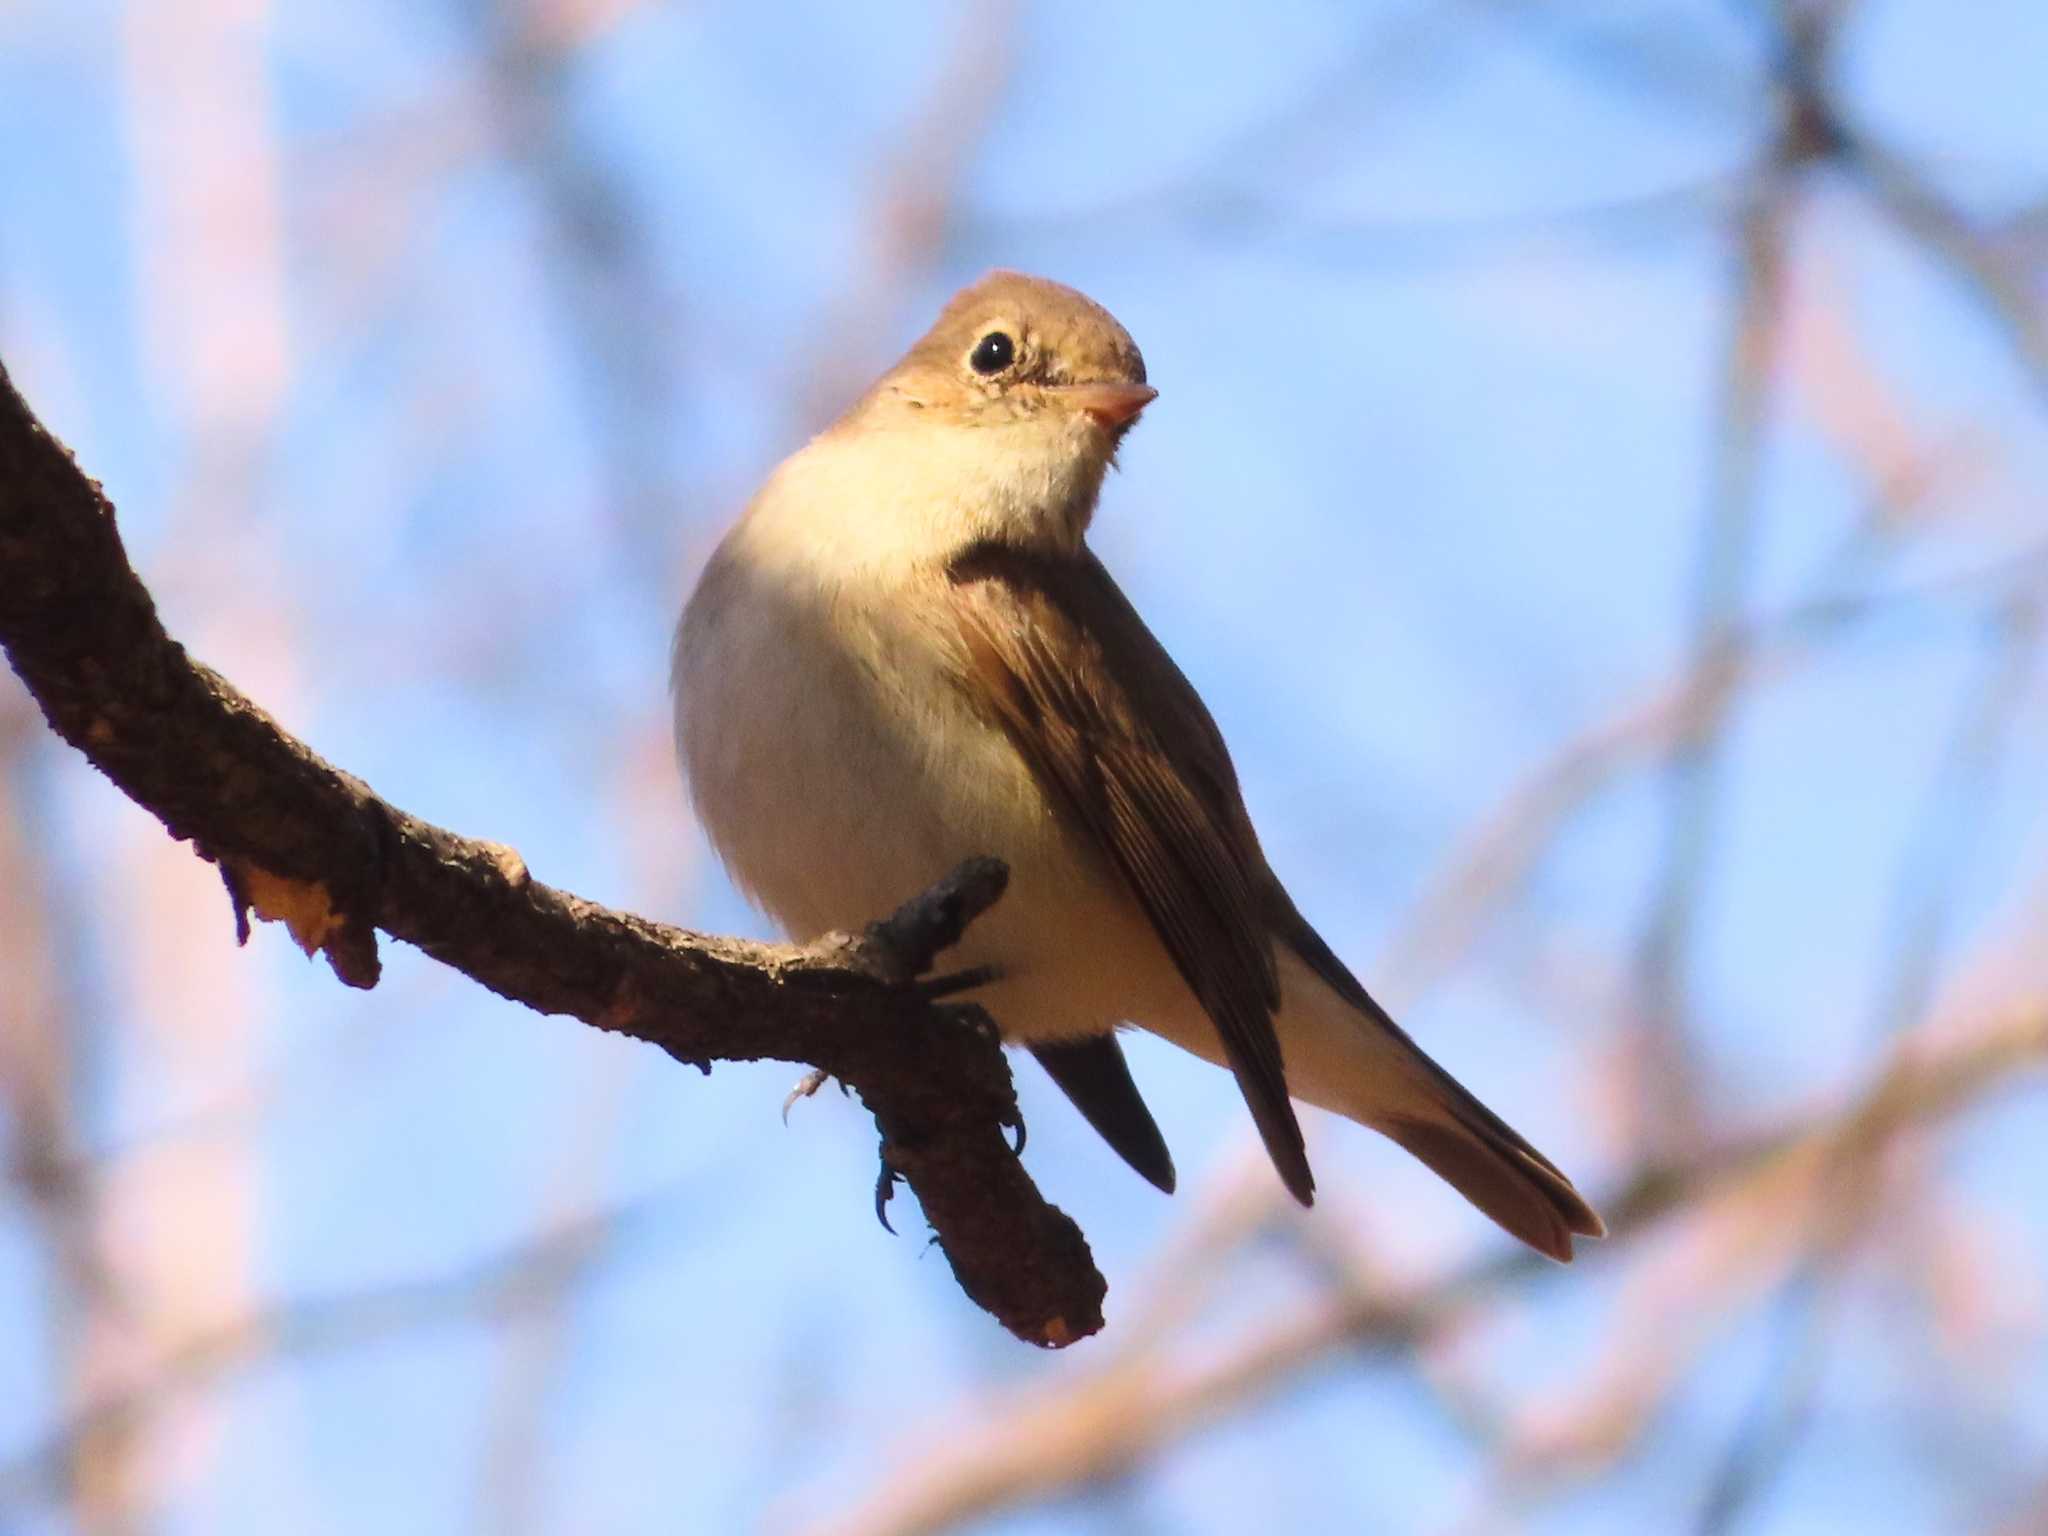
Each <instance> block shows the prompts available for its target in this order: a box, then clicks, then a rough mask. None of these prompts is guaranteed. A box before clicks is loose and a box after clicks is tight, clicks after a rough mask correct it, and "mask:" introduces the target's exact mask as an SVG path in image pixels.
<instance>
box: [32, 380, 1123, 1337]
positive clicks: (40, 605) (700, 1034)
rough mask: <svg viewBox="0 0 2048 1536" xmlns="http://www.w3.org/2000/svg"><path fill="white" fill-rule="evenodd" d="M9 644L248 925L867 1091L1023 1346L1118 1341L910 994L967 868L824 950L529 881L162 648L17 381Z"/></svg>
mask: <svg viewBox="0 0 2048 1536" xmlns="http://www.w3.org/2000/svg"><path fill="white" fill-rule="evenodd" d="M0 644H4V645H5V647H6V650H7V653H8V659H9V660H10V661H11V662H12V663H13V665H14V668H15V670H16V671H17V672H18V673H20V674H21V677H22V679H23V681H24V682H26V683H27V685H28V688H29V691H30V692H31V693H33V694H34V695H35V697H36V700H37V702H38V703H39V704H40V705H41V707H42V710H43V713H44V715H45V717H46V718H47V719H48V721H49V723H50V725H51V727H52V729H54V730H55V731H56V732H57V733H58V734H59V735H60V736H62V737H63V738H64V739H65V740H66V741H68V742H70V743H71V744H72V745H73V746H74V747H76V748H78V749H79V750H80V751H81V752H83V753H84V754H85V755H86V756H87V757H88V758H89V759H90V760H91V761H92V763H93V765H94V766H95V767H97V768H99V769H100V771H101V772H103V773H105V774H106V775H107V777H108V778H110V779H112V780H113V781H114V783H115V784H116V785H118V786H119V787H120V788H121V789H122V790H123V792H125V793H126V794H127V795H128V796H129V797H130V798H131V799H133V800H135V801H136V802H137V803H138V804H140V805H142V806H144V807H146V808H147V809H148V810H149V811H151V812H152V813H153V814H154V815H156V816H157V817H158V819H159V820H161V821H162V822H163V823H164V825H165V827H167V828H168V829H169V830H170V832H171V834H172V836H174V837H177V838H179V839H181V840H186V841H190V842H191V843H192V844H193V846H194V848H195V850H196V851H197V852H198V853H199V854H200V855H201V857H203V858H206V859H209V860H211V861H212V862H214V863H216V864H218V865H219V866H220V868H221V871H222V874H223V876H224V877H225V879H226V881H227V884H228V889H229V892H230V895H231V897H232V898H233V900H234V903H235V907H236V918H237V921H238V923H241V924H243V925H244V928H243V931H244V933H245V934H246V914H247V912H248V910H250V909H252V908H253V909H254V910H255V912H256V914H257V915H258V916H260V917H265V918H271V919H276V920H281V921H284V922H286V923H288V924H289V926H290V927H291V929H292V933H293V936H294V937H295V938H297V939H298V940H299V942H300V944H301V945H302V946H303V947H304V948H305V949H306V950H307V952H308V953H309V954H310V953H312V952H314V951H315V950H318V951H320V952H321V953H323V954H324V955H325V956H326V957H327V959H328V962H329V963H330V964H331V965H332V966H333V968H334V971H335V974H336V975H337V976H339V977H340V978H341V979H342V980H343V981H345V982H347V983H349V984H350V985H352V986H362V987H367V986H372V985H374V984H375V982H376V980H377V976H378V972H379V964H378V956H377V941H376V933H377V931H378V930H379V929H381V930H382V931H384V932H385V933H388V934H390V935H391V936H392V937H394V938H399V939H403V940H405V941H406V942H407V943H409V944H413V945H415V946H417V947H418V948H420V949H422V950H424V951H426V953H428V954H429V955H431V956H433V957H434V958H435V959H437V960H439V961H441V962H442V963H443V964H446V965H450V966H452V967H454V968H455V969H456V970H459V971H461V972H463V973H464V974H465V975H468V976H470V977H472V978H473V979H475V980H477V981H479V982H482V983H483V984H484V985H485V986H487V987H489V988H490V989H491V990H492V991H494V992H496V993H498V994H499V995H500V996H502V997H507V998H510V999H512V1000H513V1001H515V1002H520V1003H524V1004H526V1005H527V1006H528V1007H530V1008H534V1009H537V1010H539V1011H540V1012H543V1013H565V1014H570V1015H572V1016H574V1017H576V1018H579V1019H581V1020H583V1021H584V1022H585V1023H587V1024H591V1025H594V1026H596V1027H597V1028H600V1029H606V1030H611V1031H615V1032H618V1033H622V1034H627V1035H632V1036H634V1037H635V1038H637V1039H642V1040H648V1041H651V1042H652V1043H654V1044H656V1045H659V1046H660V1047H661V1048H662V1049H663V1050H665V1051H667V1052H668V1053H669V1054H670V1055H671V1056H674V1057H675V1058H676V1059H677V1060H679V1061H685V1062H689V1063H691V1064H693V1065H696V1066H699V1067H702V1068H704V1069H705V1070H707V1071H708V1070H709V1066H710V1063H711V1062H713V1061H751V1060H759V1059H762V1058H774V1059H776V1060H782V1061H791V1062H799V1063H809V1064H811V1065H814V1066H817V1067H819V1068H822V1069H823V1070H824V1071H826V1072H829V1073H830V1074H832V1075H833V1076H835V1077H837V1078H839V1079H841V1080H842V1081H843V1082H845V1083H846V1084H848V1085H849V1086H850V1087H852V1088H853V1089H854V1090H855V1091H857V1092H858V1093H859V1094H860V1096H861V1098H862V1100H863V1102H864V1103H866V1105H867V1106H868V1108H869V1109H870V1110H872V1111H873V1112H874V1115H875V1120H876V1124H877V1126H878V1127H879V1128H880V1130H881V1133H882V1157H883V1162H884V1167H885V1177H895V1176H900V1177H902V1178H904V1179H906V1180H908V1182H909V1183H910V1185H911V1188H912V1189H913V1190H914V1191H915V1192H916V1194H917V1197H918V1200H919V1202H920V1203H921V1204H922V1205H923V1207H924V1211H925V1215H926V1217H927V1218H928V1219H929V1220H930V1222H931V1224H932V1227H933V1229H934V1231H935V1232H936V1233H937V1235H938V1241H939V1245H940V1247H941V1248H942V1249H943V1250H944V1252H945V1254H946V1257H947V1260H948V1261H949V1262H950V1263H951V1265H952V1267H953V1273H954V1275H955V1277H956V1278H957V1279H958V1280H959V1282H960V1285H961V1288H962V1289H963V1290H965V1291H966V1292H967V1294H968V1295H969V1297H971V1298H972V1299H973V1300H974V1301H975V1303H976V1304H977V1305H979V1306H981V1307H983V1308H984V1309H986V1310H987V1311H989V1312H990V1313H991V1314H993V1315H994V1316H995V1317H996V1318H997V1319H998V1320H999V1321H1001V1322H1002V1324H1003V1326H1004V1327H1006V1328H1008V1329H1009V1330H1010V1331H1011V1332H1012V1333H1014V1334H1016V1335H1017V1336H1018V1337H1019V1338H1023V1339H1027V1340H1029V1341H1031V1342H1034V1343H1039V1344H1045V1345H1050V1346H1059V1345H1064V1344H1067V1343H1070V1342H1072V1341H1073V1340H1074V1339H1077V1338H1081V1337H1084V1336H1086V1335H1087V1334H1090V1333H1093V1332H1094V1331H1096V1329H1098V1328H1100V1327H1101V1325H1102V1312H1101V1306H1102V1297H1103V1294H1104V1291H1105V1290H1106V1286H1105V1284H1104V1282H1103V1280H1102V1278H1101V1276H1100V1275H1099V1274H1098V1273H1097V1271H1096V1269H1095V1266H1094V1262H1093V1260H1092V1258H1091V1257H1090V1255H1089V1252H1088V1246H1087V1243H1086V1241H1085V1240H1084V1239H1083V1237H1082V1236H1081V1233H1080V1230H1079V1228H1077V1227H1076V1226H1075V1225H1074V1223H1073V1222H1072V1221H1071V1220H1070V1219H1068V1217H1066V1216H1065V1215H1064V1214H1063V1213H1061V1212H1060V1211H1059V1210H1058V1209H1057V1208H1055V1207H1054V1206H1052V1205H1050V1204H1049V1203H1047V1202H1046V1200H1045V1199H1044V1197H1043V1196H1042V1195H1040V1194H1039V1192H1038V1190H1037V1188H1036V1187H1035V1186H1034V1185H1033V1184H1032V1182H1031V1180H1030V1178H1029V1177H1028V1176H1027V1175H1026V1174H1025V1172H1024V1169H1023V1165H1022V1164H1021V1163H1020V1162H1019V1161H1018V1159H1017V1156H1016V1154H1015V1152H1014V1151H1013V1150H1012V1147H1011V1145H1010V1141H1009V1137H1008V1134H1007V1133H1008V1132H1009V1131H1011V1130H1012V1129H1014V1128H1016V1127H1017V1126H1018V1123H1019V1118H1018V1111H1017V1101H1016V1095H1015V1092H1014V1089H1013V1087H1012V1084H1011V1081H1010V1074H1009V1068H1008V1066H1007V1064H1006V1063H1005V1061H1004V1058H1003V1053H1002V1050H1001V1047H1000V1045H999V1043H998V1041H997V1039H996V1037H995V1033H994V1031H993V1030H992V1029H990V1028H989V1027H988V1025H987V1021H986V1019H985V1017H984V1016H983V1015H981V1014H980V1012H979V1010H977V1009H974V1008H972V1007H971V1006H961V1005H946V1004H938V1003H935V1002H933V1001H932V1000H931V999H929V998H928V997H926V996H924V995H922V994H920V993H919V992H918V990H917V989H915V988H914V987H912V986H910V985H909V983H910V982H911V981H912V979H913V978H914V977H915V976H916V975H917V974H918V973H920V972H921V971H923V970H924V969H925V968H927V967H928V966H929V964H930V963H931V960H932V957H933V956H934V955H936V954H937V953H938V952H940V951H941V950H943V949H945V948H946V947H947V946H949V945H950V944H952V943H953V942H955V941H956V940H957V939H958V937H959V935H960V932H961V931H962V929H964V927H965V926H966V924H967V923H969V922H971V921H973V919H974V918H975V917H977V916H979V915H980V914H981V913H982V912H983V911H984V910H986V909H987V908H988V907H989V906H990V905H991V904H992V903H993V902H994V901H995V900H996V899H997V897H998V896H1000V895H1001V892H1002V888H1003V885H1004V883H1005V880H1006V878H1007V877H1006V874H1005V872H1004V871H1003V869H1002V867H1001V866H1000V865H999V864H996V863H994V862H993V861H987V860H984V861H978V862H976V863H973V864H970V865H968V866H967V867H965V868H964V869H963V870H961V871H960V872H958V873H957V874H956V875H954V876H953V877H951V878H950V879H948V880H947V881H946V882H944V883H943V884H942V885H941V886H940V887H939V888H937V889H936V890H934V891H933V892H931V893H929V894H928V895H926V896H924V897H920V898H918V899H917V900H915V901H913V902H911V903H910V904H909V905H907V906H906V907H905V908H904V909H903V911H902V912H899V913H898V914H897V915H896V916H895V917H894V918H891V919H890V920H889V921H888V922H887V923H884V924H877V925H875V926H874V927H873V928H871V929H870V930H869V931H868V933H867V934H865V935H863V936H861V937H857V938H848V937H837V938H834V939H832V940H830V941H827V942H823V943H820V944H818V945H815V946H811V947H809V948H807V949H801V950H799V949H791V948H788V947H782V946H774V945H764V944H751V943H744V942H741V941H738V940H732V939H721V938H714V937H705V936H703V935H698V934H691V933H686V932H684V931H682V930H679V929H675V928H670V927H667V926H665V925H663V924H659V923H654V922H649V921H647V920H646V919H644V918H639V917H634V916H631V915H629V914H626V913H620V912H615V911H611V910H609V909H607V908H604V907H600V906H598V905H596V904H595V903H592V902H589V901H585V900H583V899H582V898H580V897H577V896H574V895H571V894H569V893H568V892H565V891H559V890H555V889H553V888H551V887H549V886H546V885H543V884H541V883H540V882H539V881H537V880H534V879H533V878H532V877H531V876H530V875H529V874H528V873H527V870H526V867H525V865H524V864H523V863H522V862H521V860H520V858H519V856H518V854H516V853H515V852H513V851H512V850H511V849H509V848H503V847H499V846H496V845H493V844H488V843H481V842H477V841H475V840H473V839H470V838H465V837H460V836H457V835H456V834H454V833H452V832H448V831H446V830H444V829H442V828H440V827H436V826H432V825H430V824H428V823H427V822H424V821H421V820H419V819H418V818H416V817H413V816H410V815H408V814H406V813H405V812H404V811H401V810H399V809H397V808H396V807H394V806H392V805H390V804H388V803H386V802H385V801H383V800H381V799H379V798H378V797H377V796H376V795H374V794H373V793H372V792H371V791H370V789H369V787H368V786H367V785H365V784H363V783H362V782H360V781H359V780H356V779H354V778H351V777H350V776H348V775H347V774H344V773H342V772H340V771H338V770H337V769H335V768H334V767H333V766H331V765H330V764H328V763H326V762H325V761H323V760H322V759H320V758H319V757H317V756H315V755H314V754H313V753H312V752H311V751H310V750H309V749H307V747H306V746H305V745H304V744H303V743H301V742H299V741H297V740H295V739H294V738H293V737H291V736H289V735H287V734H286V733H285V732H284V731H282V730H281V729H279V727H278V726H277V724H276V723H275V722H274V721H272V720H271V719H270V718H269V717H268V716H266V715H265V714H264V713H263V712H262V711H261V710H260V709H258V708H257V707H256V706H255V705H254V704H253V703H251V702H250V701H249V700H248V699H247V698H245V697H243V696H242V695H241V694H240V693H238V692H237V691H236V690H235V689H234V687H233V686H232V685H231V684H229V683H228V682H227V681H226V679H224V678H222V677H220V676H219V675H218V674H217V673H214V672H212V671H210V670H209V669H207V668H206V667H203V666H200V665H198V664H197V663H195V662H193V661H192V660H191V659H190V658H189V657H188V656H187V655H186V654H185V651H184V648H183V647H182V646H180V645H178V644H177V643H176V642H175V641H173V640H172V639H170V637H169V636H168V635H166V634H165V633H164V630H163V626H162V625H161V623H160V622H159V621H158V619H157V614H156V609H155V605H154V604H153V602H152V601H151V599H150V596H149V593H148V592H147V590H145V589H144V587H143V585H142V583H141V581H140V580H139V579H138V578H137V577H136V575H135V573H134V571H133V570H131V569H130V568H129V565H128V561H127V556H126V553H125V551H124V550H123V548H122V545H121V540H120V536H119V534H118V532H117V531H116V529H115V525H114V512H113V508H112V507H111V506H110V505H109V504H108V502H107V500H106V498H105V497H104V495H103V494H102V493H101V492H100V489H99V487H98V486H97V485H96V484H94V483H93V482H91V481H89V480H87V479H86V478H85V476H84V475H82V474H81V473H80V472H79V470H78V467H77V466H76V465H75V464H74V463H73V462H72V460H71V456H70V454H69V453H68V452H67V451H66V450H65V449H64V448H63V446H62V445H61V444H59V443H58V442H57V441H56V440H55V439H54V438H52V437H51V436H50V435H49V434H48V432H46V431H45V430H44V429H43V427H42V425H41V424H40V423H39V422H38V421H37V420H36V419H35V417H34V415H33V413H31V412H30V410H29V408H28V406H27V404H26V403H25V402H24V401H23V400H22V398H21V396H20V395H19V394H18V393H17V392H16V391H15V389H14V387H13V384H12V382H11V381H10V380H9V379H8V377H7V375H6V373H5V370H4V369H0Z"/></svg>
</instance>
